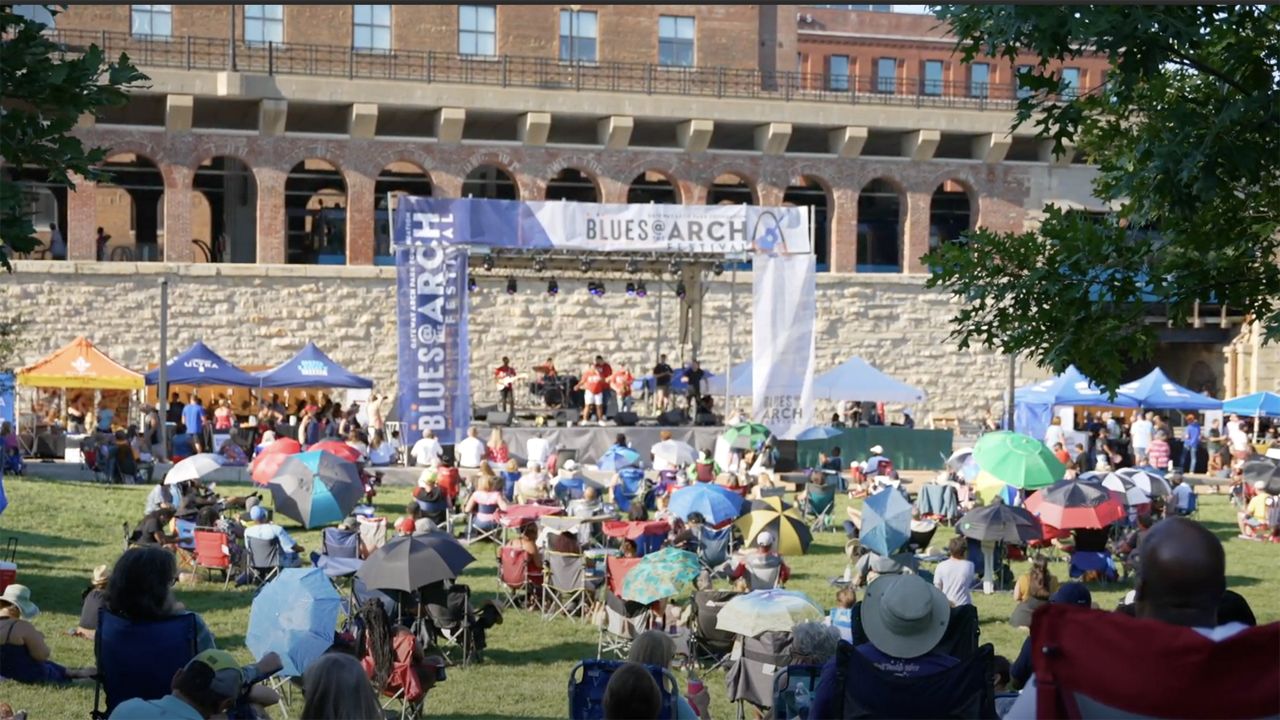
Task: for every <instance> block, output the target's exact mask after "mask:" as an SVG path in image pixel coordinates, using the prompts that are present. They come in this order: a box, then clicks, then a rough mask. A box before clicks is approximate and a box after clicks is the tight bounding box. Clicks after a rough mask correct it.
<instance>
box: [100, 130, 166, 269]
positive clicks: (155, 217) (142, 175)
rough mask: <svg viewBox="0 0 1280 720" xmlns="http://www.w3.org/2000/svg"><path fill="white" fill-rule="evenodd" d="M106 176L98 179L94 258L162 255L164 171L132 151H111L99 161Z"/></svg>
mask: <svg viewBox="0 0 1280 720" xmlns="http://www.w3.org/2000/svg"><path fill="white" fill-rule="evenodd" d="M102 169H103V170H104V171H105V172H106V173H107V174H108V177H109V178H110V179H109V180H108V181H107V182H106V183H99V184H98V190H97V192H96V193H95V196H96V197H97V204H98V208H97V210H98V212H97V219H98V227H100V228H102V232H101V233H99V234H98V240H97V258H98V259H99V260H120V261H125V262H128V261H154V260H161V259H163V257H164V251H163V249H162V248H163V242H162V240H163V238H164V175H162V174H161V173H160V168H159V167H157V166H156V164H155V162H153V161H152V160H150V159H148V158H146V157H143V156H142V155H137V154H135V153H121V154H119V155H112V156H111V157H109V158H107V160H106V162H104V163H103V164H102Z"/></svg>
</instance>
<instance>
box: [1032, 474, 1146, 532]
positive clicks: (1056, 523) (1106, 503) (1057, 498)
mask: <svg viewBox="0 0 1280 720" xmlns="http://www.w3.org/2000/svg"><path fill="white" fill-rule="evenodd" d="M1026 508H1027V510H1028V511H1029V512H1031V513H1034V514H1035V515H1036V516H1037V517H1039V518H1040V522H1041V524H1048V525H1051V526H1053V527H1055V528H1059V529H1061V530H1074V529H1076V528H1094V529H1098V528H1104V527H1107V526H1109V525H1111V523H1113V522H1115V521H1117V520H1120V519H1121V518H1123V517H1125V516H1126V515H1127V514H1128V513H1127V512H1126V511H1125V505H1124V498H1123V496H1122V495H1121V494H1120V493H1117V492H1115V491H1114V490H1110V489H1108V488H1105V487H1103V486H1101V485H1099V484H1097V483H1091V482H1079V481H1077V480H1059V481H1058V482H1056V483H1054V484H1052V485H1050V486H1049V487H1047V488H1043V489H1041V490H1037V491H1036V492H1035V493H1033V494H1032V495H1031V496H1030V497H1028V498H1027V502H1026Z"/></svg>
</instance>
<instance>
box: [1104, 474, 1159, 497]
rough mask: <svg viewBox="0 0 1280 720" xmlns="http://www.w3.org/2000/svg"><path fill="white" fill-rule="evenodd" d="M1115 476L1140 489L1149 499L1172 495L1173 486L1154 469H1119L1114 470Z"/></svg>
mask: <svg viewBox="0 0 1280 720" xmlns="http://www.w3.org/2000/svg"><path fill="white" fill-rule="evenodd" d="M1115 474H1116V475H1119V476H1120V477H1122V478H1124V479H1126V480H1128V481H1129V482H1130V483H1133V485H1134V486H1136V487H1138V488H1141V489H1142V491H1143V492H1145V493H1146V494H1148V495H1150V496H1151V497H1169V496H1171V495H1173V486H1172V485H1170V484H1169V481H1168V480H1166V479H1165V478H1164V473H1162V472H1160V471H1159V470H1156V469H1155V468H1148V469H1138V468H1121V469H1119V470H1116V473H1115Z"/></svg>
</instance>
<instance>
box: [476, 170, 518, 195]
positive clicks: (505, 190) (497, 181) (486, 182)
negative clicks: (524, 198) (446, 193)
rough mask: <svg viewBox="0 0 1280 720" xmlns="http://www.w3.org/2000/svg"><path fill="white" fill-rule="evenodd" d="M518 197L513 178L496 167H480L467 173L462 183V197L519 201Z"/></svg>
mask: <svg viewBox="0 0 1280 720" xmlns="http://www.w3.org/2000/svg"><path fill="white" fill-rule="evenodd" d="M519 195H520V191H519V189H518V188H517V187H516V180H515V178H513V177H511V173H509V172H507V171H506V170H503V169H502V168H500V167H498V166H497V165H481V166H480V167H478V168H476V169H475V170H472V171H471V172H469V173H467V179H466V180H464V181H463V183H462V197H473V198H484V199H487V200H519V199H520V197H519Z"/></svg>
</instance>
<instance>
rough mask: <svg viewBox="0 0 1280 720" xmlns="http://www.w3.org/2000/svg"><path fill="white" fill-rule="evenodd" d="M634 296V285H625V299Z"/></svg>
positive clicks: (631, 283)
mask: <svg viewBox="0 0 1280 720" xmlns="http://www.w3.org/2000/svg"><path fill="white" fill-rule="evenodd" d="M635 296H636V284H635V283H633V282H629V283H627V297H635Z"/></svg>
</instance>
